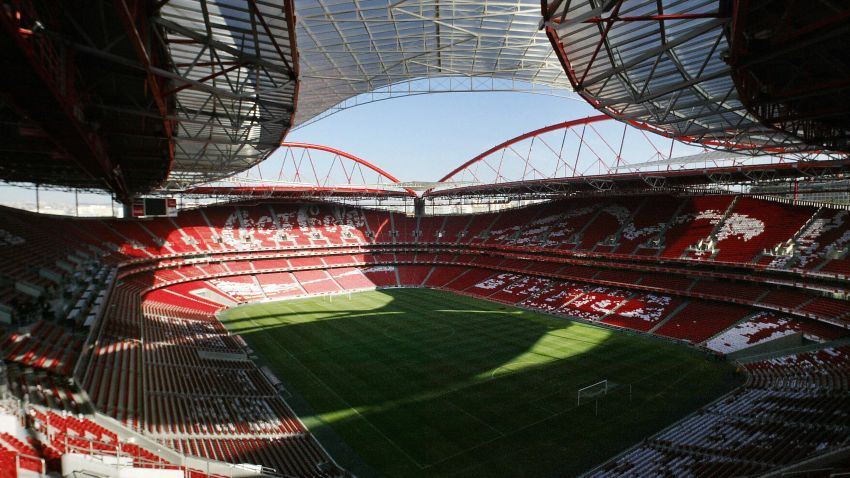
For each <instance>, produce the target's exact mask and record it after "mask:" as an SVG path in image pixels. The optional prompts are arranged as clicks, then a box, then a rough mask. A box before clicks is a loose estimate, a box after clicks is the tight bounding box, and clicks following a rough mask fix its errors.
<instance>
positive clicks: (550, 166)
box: [425, 114, 818, 196]
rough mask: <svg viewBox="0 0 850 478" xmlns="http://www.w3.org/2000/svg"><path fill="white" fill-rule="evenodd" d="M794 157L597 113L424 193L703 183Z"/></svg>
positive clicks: (502, 149)
mask: <svg viewBox="0 0 850 478" xmlns="http://www.w3.org/2000/svg"><path fill="white" fill-rule="evenodd" d="M817 154H818V153H817V152H814V153H813V155H814V156H816V155H817ZM806 159H808V160H809V161H808V162H810V161H811V160H813V159H818V158H815V157H812V158H806ZM800 160H801V158H800V156H799V155H791V154H783V153H781V152H778V151H777V152H774V151H770V152H768V151H765V152H764V154H762V155H758V156H754V155H752V154H739V153H737V152H736V151H734V150H733V151H717V150H715V149H713V148H711V147H708V146H707V145H697V144H693V143H685V142H682V141H681V138H670V137H668V136H666V135H664V134H659V132H658V131H657V130H656V129H655V128H653V127H651V126H650V125H647V124H644V123H640V122H635V121H629V122H621V121H617V120H616V119H614V118H611V117H610V116H608V115H604V114H600V115H596V116H588V117H586V118H579V119H575V120H570V121H564V122H562V123H557V124H554V125H550V126H546V127H543V128H539V129H536V130H534V131H530V132H527V133H524V134H522V135H519V136H517V137H515V138H512V139H510V140H507V141H504V142H502V143H500V144H498V145H496V146H493V147H492V148H490V149H488V150H486V151H484V152H483V153H481V154H479V155H477V156H475V157H474V158H472V159H470V160H468V161H466V162H464V163H463V164H461V165H460V166H458V167H457V168H455V169H454V170H452V171H451V172H449V173H448V174H446V175H445V176H443V178H441V179H440V181H439V183H442V184H440V185H437V186H434V187H432V188H431V189H429V190H428V191H427V192H426V193H425V195H427V196H436V195H441V196H446V195H452V194H467V193H474V194H483V193H486V192H492V191H497V192H503V193H504V192H507V191H520V190H535V191H538V190H544V191H555V190H556V189H557V188H558V187H560V186H563V185H565V184H568V183H569V184H579V183H582V182H584V183H587V184H589V185H590V186H591V187H592V188H595V189H604V188H608V187H611V184H613V183H614V182H622V181H626V182H628V181H630V180H637V182H638V183H640V181H642V180H645V182H647V184H649V185H650V186H652V185H653V184H654V185H660V184H666V183H665V179H664V178H672V177H676V178H679V177H682V176H688V177H689V178H690V177H691V176H693V178H691V179H689V181H691V183H693V184H698V183H699V181H703V182H704V183H707V182H710V181H711V180H710V179H706V178H710V177H711V176H712V174H713V173H715V172H717V173H718V174H720V172H723V173H728V172H729V171H730V170H734V171H743V170H745V169H746V170H747V171H749V170H751V169H753V168H755V170H758V171H762V170H765V168H768V169H770V171H775V170H776V168H777V167H779V166H780V165H781V166H783V167H784V166H789V165H793V164H798V163H799V162H800ZM730 168H732V169H730ZM689 184H690V183H689ZM653 187H654V186H653Z"/></svg>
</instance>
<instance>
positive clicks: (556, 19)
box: [543, 0, 804, 154]
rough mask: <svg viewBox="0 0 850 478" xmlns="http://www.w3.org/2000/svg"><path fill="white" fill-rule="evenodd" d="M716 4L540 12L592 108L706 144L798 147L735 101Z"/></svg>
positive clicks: (661, 0)
mask: <svg viewBox="0 0 850 478" xmlns="http://www.w3.org/2000/svg"><path fill="white" fill-rule="evenodd" d="M722 5H727V6H728V5H731V2H720V1H718V0H630V1H628V2H625V1H623V0H607V1H599V0H554V1H552V2H549V3H548V4H545V5H544V7H543V8H544V11H543V15H544V20H545V23H544V24H545V26H546V31H547V34H548V35H549V36H550V39H551V41H552V44H553V46H554V49H555V51H557V52H558V54H559V56H560V57H561V60H562V61H563V65H564V69H565V70H566V72H567V73H568V76H569V79H570V81H571V83H572V85H573V86H574V88H575V89H576V92H578V93H579V94H580V95H581V96H583V97H584V98H585V99H586V100H587V101H588V102H589V103H590V104H592V105H593V106H594V107H596V108H597V109H599V110H601V111H603V112H605V113H607V114H609V115H611V116H613V117H615V118H617V119H620V120H625V121H637V122H641V123H646V124H648V125H650V126H652V127H654V128H657V129H658V131H659V132H662V133H664V134H666V135H667V136H672V137H676V138H680V139H683V140H686V141H693V142H699V143H702V144H705V145H708V146H712V147H719V148H724V149H734V150H746V151H748V152H750V151H751V152H753V153H756V154H761V153H764V152H776V151H783V152H789V151H794V150H797V149H803V148H804V145H802V143H800V142H799V140H797V139H796V138H794V137H792V136H790V135H788V134H786V133H784V132H780V131H778V130H775V129H772V128H770V127H767V126H765V125H763V124H761V123H760V122H759V121H758V120H757V119H756V118H754V117H753V116H751V115H750V114H749V113H748V112H747V109H746V108H745V107H744V105H743V104H742V103H741V102H740V101H739V99H738V92H737V90H736V86H735V82H734V81H733V78H732V75H731V69H730V66H729V65H728V64H727V62H726V60H727V58H728V55H729V44H728V38H727V35H728V28H729V26H730V22H731V19H730V15H731V13H730V12H729V11H728V10H729V8H727V9H726V10H724V8H723V7H722Z"/></svg>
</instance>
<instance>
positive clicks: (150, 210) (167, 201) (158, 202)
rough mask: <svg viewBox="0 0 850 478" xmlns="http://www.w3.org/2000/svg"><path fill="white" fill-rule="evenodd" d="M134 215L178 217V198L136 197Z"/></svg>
mask: <svg viewBox="0 0 850 478" xmlns="http://www.w3.org/2000/svg"><path fill="white" fill-rule="evenodd" d="M133 217H177V199H175V198H134V199H133Z"/></svg>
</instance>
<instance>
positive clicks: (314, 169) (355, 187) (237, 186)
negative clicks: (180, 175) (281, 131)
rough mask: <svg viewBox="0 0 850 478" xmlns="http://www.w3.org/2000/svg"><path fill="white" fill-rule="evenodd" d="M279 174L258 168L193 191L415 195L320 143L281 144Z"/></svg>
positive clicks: (389, 177) (381, 172)
mask: <svg viewBox="0 0 850 478" xmlns="http://www.w3.org/2000/svg"><path fill="white" fill-rule="evenodd" d="M276 154H277V155H279V157H280V167H279V168H276V169H277V171H276V174H273V175H271V176H270V175H269V172H268V171H266V174H265V175H264V174H263V171H262V168H261V166H262V165H258V166H256V167H255V168H252V169H250V170H248V171H245V172H244V173H243V174H242V175H240V176H234V177H231V178H227V179H224V180H221V181H217V182H216V183H215V184H206V185H202V186H199V187H195V188H192V190H191V191H192V192H195V191H203V192H206V193H210V192H215V193H216V194H229V195H248V196H275V197H279V196H286V195H293V196H296V195H297V196H304V195H305V194H306V195H311V194H312V195H316V196H356V195H363V196H415V195H416V194H415V193H414V191H413V190H411V189H409V188H407V187H405V186H403V185H402V184H401V182H400V181H399V180H398V178H396V177H395V176H393V175H392V174H390V173H389V172H387V171H385V170H383V169H381V168H380V167H378V166H376V165H374V164H372V163H370V162H369V161H366V160H365V159H362V158H360V157H357V156H355V155H353V154H351V153H348V152H345V151H342V150H339V149H336V148H332V147H330V146H325V145H321V144H311V143H296V142H282V143H281V144H280V148H279V149H278V151H277V152H276Z"/></svg>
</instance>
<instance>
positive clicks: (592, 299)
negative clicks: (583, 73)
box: [0, 196, 850, 476]
mask: <svg viewBox="0 0 850 478" xmlns="http://www.w3.org/2000/svg"><path fill="white" fill-rule="evenodd" d="M528 208H530V209H528ZM528 208H525V209H522V210H517V211H505V212H499V213H489V214H481V215H472V216H443V217H436V218H428V219H426V220H417V219H415V218H409V217H406V216H404V215H402V214H398V213H389V212H381V211H373V210H365V209H364V210H360V209H356V208H347V207H343V206H338V205H334V204H330V203H328V204H314V203H305V204H291V203H281V204H277V203H272V204H267V205H251V206H239V205H228V206H212V207H207V208H203V209H199V210H194V211H188V212H186V213H184V214H181V216H180V217H178V218H170V219H154V220H145V221H143V222H133V221H116V220H111V221H97V220H71V219H61V218H47V217H42V216H34V215H31V214H29V213H25V212H19V211H14V210H10V209H6V208H3V209H0V216H2V217H3V218H5V219H8V221H6V222H5V223H4V228H6V229H7V230H8V234H7V235H5V236H4V237H5V238H6V239H4V240H5V242H4V246H3V247H0V252H2V253H3V258H4V259H5V262H4V266H3V271H2V273H3V277H4V278H6V282H4V285H5V286H6V288H7V289H8V284H10V283H11V284H12V292H10V293H8V295H4V296H3V299H2V300H3V306H2V310H4V311H6V316H7V318H8V320H7V322H10V323H12V324H20V323H30V324H31V325H28V326H26V327H19V326H17V325H15V326H12V325H10V326H8V327H5V328H4V329H3V333H2V335H0V339H2V340H0V350H2V352H3V356H4V358H5V362H6V363H7V364H8V367H9V374H8V375H9V376H10V385H11V389H12V392H13V393H14V394H16V395H17V396H27V397H28V400H29V401H30V402H31V403H32V405H33V406H35V407H47V408H44V410H56V411H58V412H51V413H54V414H56V413H59V414H60V415H61V413H75V414H77V413H83V414H90V413H91V412H92V411H94V410H97V411H99V412H102V413H104V414H106V415H109V416H111V417H113V418H115V419H116V420H118V421H119V422H120V423H122V424H123V425H124V426H125V427H127V429H128V430H130V431H137V432H143V433H145V434H147V435H148V436H149V437H151V438H153V439H155V440H157V442H158V443H159V445H161V446H167V447H170V448H171V449H173V450H176V452H178V453H182V454H185V455H192V456H198V457H202V458H207V459H210V460H221V461H225V462H229V463H241V462H244V461H246V460H248V461H250V462H251V463H256V464H258V465H262V466H264V467H266V468H265V469H269V470H270V469H275V470H278V471H280V472H282V473H291V474H296V475H298V476H335V475H334V473H336V472H335V471H334V470H335V468H334V467H333V465H332V460H331V459H330V458H329V457H328V456H327V454H326V453H325V452H324V451H323V450H322V449H321V447H320V446H319V445H318V443H317V442H316V441H315V439H313V438H312V436H311V435H310V433H309V432H308V431H307V430H305V429H304V428H303V426H302V425H301V424H300V422H298V420H297V418H295V416H294V414H293V413H292V411H291V410H290V409H289V407H288V405H287V404H286V403H285V402H284V401H283V400H282V399H280V398H279V396H278V395H277V393H276V390H275V389H274V387H273V386H272V385H271V384H270V382H269V381H268V379H267V378H266V377H265V376H264V375H263V373H262V372H260V371H259V370H258V369H257V368H256V366H255V365H253V363H252V362H251V361H249V360H247V359H245V357H246V356H247V353H248V351H246V349H245V347H246V346H245V344H244V343H241V342H240V341H239V340H238V338H234V337H231V336H229V335H228V334H227V332H226V331H225V330H224V328H223V327H222V326H221V324H220V323H218V321H217V320H216V318H215V312H216V311H218V310H220V309H222V308H226V307H232V306H235V305H237V304H238V303H242V302H251V301H256V300H268V299H288V298H295V297H302V296H306V295H316V294H337V293H347V292H350V291H357V290H368V289H374V288H382V287H399V286H405V287H431V288H437V289H444V290H450V291H454V292H457V293H462V294H468V295H473V296H476V297H481V298H485V299H488V300H493V301H498V302H502V303H506V304H511V305H516V306H519V307H527V308H532V309H537V310H541V311H545V312H548V313H552V314H556V315H560V316H563V317H568V318H570V319H572V320H587V321H593V322H597V323H600V324H602V325H605V326H610V327H617V328H626V329H630V330H634V331H637V332H641V333H648V334H653V335H656V336H660V337H666V338H668V339H671V340H680V341H686V342H688V343H691V344H693V345H695V346H700V347H704V348H705V349H706V350H710V351H712V352H714V353H717V354H721V355H722V354H732V353H739V352H741V351H745V350H746V349H748V348H750V347H755V346H760V345H762V344H765V343H767V342H771V341H773V340H776V339H779V338H783V337H787V336H791V335H794V334H798V335H800V337H801V341H802V343H804V344H822V343H823V344H826V343H830V342H831V341H835V340H839V339H842V338H844V337H846V336H847V335H848V330H847V326H848V324H850V320H848V319H850V302H848V301H847V300H846V298H844V297H846V294H847V290H846V289H845V288H844V287H842V285H841V283H840V282H838V283H836V282H834V281H835V280H836V279H840V278H842V277H843V276H842V272H840V271H841V269H840V268H835V269H834V270H835V271H837V272H833V270H826V266H827V265H829V264H831V263H840V262H841V261H843V258H842V257H843V256H841V255H840V254H843V249H841V248H843V247H845V246H844V244H845V242H846V238H845V236H846V235H847V234H846V233H844V232H842V231H843V229H842V228H844V227H845V226H844V222H841V223H840V225H836V226H835V227H831V228H830V227H827V226H830V225H835V224H837V223H838V221H839V219H841V220H842V221H843V216H844V215H843V214H841V212H837V213H836V212H832V211H828V210H825V209H824V208H821V209H817V210H815V209H812V208H808V207H795V206H789V205H786V204H779V203H773V202H768V201H764V200H758V199H753V198H747V197H731V196H724V197H713V196H705V197H699V196H683V197H676V198H671V197H665V196H648V197H645V198H643V199H641V200H640V201H639V202H637V203H635V204H631V205H630V206H628V207H627V206H624V205H623V204H622V203H621V202H619V201H618V200H616V199H610V200H604V201H596V202H589V201H584V200H577V201H575V202H559V203H547V204H543V205H534V206H529V207H528ZM736 214H737V216H736ZM743 216H747V217H748V218H751V219H753V221H756V220H757V221H759V222H760V223H763V224H768V226H765V228H764V229H763V230H761V229H759V228H758V227H756V222H753V221H750V222H748V221H747V220H744V219H742V217H743ZM31 219H32V220H34V221H36V222H37V223H38V224H39V226H40V227H44V228H57V227H66V226H67V229H68V230H70V231H75V232H72V233H70V234H69V235H68V237H66V238H53V237H49V236H45V235H43V234H39V233H37V232H33V228H32V227H30V226H29V223H30V220H31ZM375 231H378V232H377V233H376V232H375ZM730 231H731V232H730ZM748 237H749V239H747V238H748ZM707 239H712V240H710V241H709V240H707ZM824 240H827V241H831V243H830V244H827V245H823V244H821V243H819V242H818V241H824ZM788 241H791V243H793V244H794V246H793V247H792V248H791V249H792V250H793V256H792V257H790V258H786V259H785V260H782V261H780V260H778V257H777V256H775V255H772V254H774V253H776V252H777V248H776V246H777V245H781V244H783V243H788ZM54 242H56V243H58V244H59V245H60V246H59V247H57V246H56V245H54ZM708 246H710V247H708ZM712 248H714V249H712ZM12 249H14V250H15V252H14V253H11V252H10V251H11V250H12ZM552 251H557V252H556V253H553V252H552ZM827 251H828V252H827ZM836 251H839V252H840V254H839V252H836ZM199 252H203V253H204V254H205V256H204V257H203V258H202V259H198V258H196V257H194V255H195V254H197V253H199ZM33 257H38V259H37V260H35V261H33V260H32V258H33ZM657 257H663V258H665V259H666V262H665V263H664V264H663V265H661V266H659V265H658V264H657V263H655V262H654V261H655V260H656V259H657ZM768 258H769V260H768ZM69 269H70V270H69ZM43 271H47V272H43ZM50 272H53V274H51V273H50ZM768 274H774V275H768ZM777 274H778V275H777ZM54 276H55V277H54ZM801 277H806V278H807V279H806V280H805V281H802V280H800V278H801ZM51 278H55V279H57V280H53V279H51ZM10 281H11V282H10ZM19 283H20V284H21V285H17V284H19ZM29 286H33V287H32V288H31V289H30V288H29ZM7 289H4V290H7ZM99 291H104V292H102V293H101V292H99ZM86 294H88V295H86ZM84 296H85V300H83V301H82V304H80V305H79V306H78V307H73V308H72V306H71V303H73V305H74V306H76V305H77V302H78V301H79V300H82V299H83V297H84ZM39 297H41V299H39ZM57 298H61V299H62V300H60V301H59V302H61V304H60V305H62V306H55V305H49V306H47V309H45V310H47V311H48V312H38V313H34V312H33V305H32V304H34V303H35V302H37V301H38V300H41V301H42V303H48V304H53V303H54V302H56V301H57ZM56 303H58V302H56ZM27 304H29V305H27ZM42 307H43V306H42ZM72 310H76V311H77V312H76V314H77V315H79V314H84V315H85V317H89V315H91V317H90V318H91V320H90V321H89V324H90V325H92V330H91V333H89V335H88V339H85V338H84V335H83V332H85V329H77V330H81V331H80V332H74V331H73V327H71V326H69V327H66V326H62V325H57V324H59V323H61V321H62V320H65V318H67V317H68V316H69V315H70V311H72ZM71 323H75V324H78V325H79V323H80V321H79V320H78V321H76V322H68V324H71ZM81 350H82V352H80V351H81ZM801 360H802V359H801ZM806 360H808V359H806ZM806 363H808V364H811V363H812V362H811V361H808V362H806ZM817 363H818V364H819V365H816V367H820V366H821V365H820V362H817ZM809 366H811V365H809ZM823 366H824V367H826V368H830V367H827V365H826V363H824V364H823ZM750 369H751V374H753V375H755V374H757V373H762V372H756V370H757V367H756V368H753V367H750ZM830 369H831V368H830ZM758 370H760V369H758ZM771 383H773V382H771ZM78 384H79V385H78ZM754 386H755V385H752V386H749V387H750V388H752V387H754ZM747 390H749V388H748V389H747ZM225 397H227V398H226V399H225ZM759 397H761V395H758V394H750V393H749V392H746V393H745V392H740V393H739V395H735V396H734V397H733V398H730V400H731V402H730V403H732V402H736V403H737V402H739V401H740V402H741V403H745V402H746V403H748V404H749V405H747V406H755V405H753V404H760V403H762V401H760V400H761V398H759ZM777 397H779V398H782V397H784V395H782V396H779V395H777ZM771 400H772V399H771ZM718 406H719V405H718ZM732 409H733V408H708V409H706V410H705V411H704V412H701V414H702V415H704V417H703V416H702V415H701V420H705V422H702V421H701V422H700V423H704V424H705V427H704V428H705V430H708V431H707V432H706V433H715V432H716V433H729V432H725V431H722V430H727V429H729V430H731V429H735V430H738V429H740V427H741V426H742V425H740V423H743V422H741V421H740V420H738V418H740V417H738V418H729V419H728V420H727V419H725V418H722V417H725V416H726V415H724V414H726V413H727V412H729V413H731V412H730V410H732ZM39 410H41V409H39ZM39 413H44V412H39ZM765 413H767V412H765ZM48 416H49V417H50V419H51V425H50V427H52V428H50V429H56V425H54V424H53V423H54V422H53V420H54V418H55V420H56V421H55V423H56V424H60V423H63V422H62V421H60V418H61V419H62V420H65V422H67V423H72V424H73V426H71V427H70V428H69V427H68V426H66V427H65V428H61V427H60V428H61V430H60V431H57V432H56V433H57V434H58V436H62V434H64V435H68V434H72V435H76V434H78V433H77V431H74V430H75V428H74V427H77V428H79V427H89V428H91V427H93V426H94V425H89V424H81V423H84V422H85V419H84V421H83V422H81V423H77V422H68V419H67V417H65V416H60V417H59V418H56V417H54V416H53V415H48ZM57 416H59V415H57ZM86 416H91V415H86ZM39 417H40V418H38V419H37V420H35V421H34V422H33V423H34V424H36V426H41V425H37V424H38V423H43V422H44V417H43V416H39ZM718 417H721V418H718ZM92 420H95V422H93V423H96V419H92ZM736 420H738V421H736ZM688 427H690V425H688ZM91 429H92V430H96V431H95V432H94V435H96V437H95V438H97V437H99V438H97V440H104V439H105V438H107V439H106V440H105V441H106V442H108V443H110V447H111V448H109V449H108V451H107V452H105V453H115V454H118V453H125V451H126V450H124V449H123V448H121V447H120V446H119V445H117V441H115V440H113V439H112V438H111V437H110V436H108V435H103V434H102V433H101V432H99V431H97V430H98V429H97V428H91ZM69 430H71V431H69ZM711 430H715V431H711ZM717 430H721V431H717ZM777 430H780V431H779V432H777V433H779V434H781V433H786V431H785V429H784V428H781V427H779V428H777ZM671 433H672V432H671ZM788 433H790V432H788ZM98 434H99V435H98ZM90 435H91V433H90ZM62 440H64V438H62ZM97 440H96V441H97ZM654 440H655V439H654ZM677 440H679V441H677ZM706 440H709V441H711V439H710V438H705V437H704V436H703V435H700V436H692V437H686V436H684V435H682V436H678V435H677V436H673V435H669V436H668V435H664V436H663V437H659V438H658V439H657V440H655V441H652V442H650V443H648V444H647V445H646V446H645V447H644V448H645V449H644V450H643V452H641V453H643V454H642V455H641V458H640V460H637V461H635V460H632V461H630V462H629V463H630V464H624V463H626V462H617V463H616V464H614V465H609V466H613V467H614V468H610V470H621V471H622V470H624V469H625V468H623V467H625V466H630V467H634V469H637V470H643V469H646V470H648V471H647V472H648V473H650V474H651V473H654V471H652V470H656V469H660V468H659V467H662V466H667V465H669V463H670V460H673V459H676V460H680V461H681V463H683V464H682V465H681V466H683V467H686V468H687V467H690V468H687V469H689V470H694V469H697V468H694V467H696V466H697V464H698V465H699V467H700V468H698V469H699V470H702V471H700V473H703V472H705V470H719V471H718V473H721V474H722V473H725V472H726V471H724V470H727V471H728V470H731V469H733V468H734V467H733V465H741V466H743V465H742V464H745V465H746V466H750V467H752V468H751V469H752V470H756V471H759V470H765V469H768V468H770V467H775V466H780V465H782V464H783V463H785V462H786V461H785V458H783V457H782V456H779V455H777V456H773V455H770V453H768V452H767V451H764V450H763V447H762V448H758V450H759V451H751V452H750V451H747V452H743V451H742V452H740V453H738V451H733V450H731V449H729V450H726V449H724V450H721V451H713V452H710V453H709V452H705V453H708V454H709V455H711V456H712V457H716V456H723V457H725V458H724V459H723V460H719V459H718V460H714V459H713V458H712V459H708V458H706V459H702V458H701V459H696V458H694V457H695V456H696V457H703V458H705V457H704V456H703V455H702V454H699V453H696V452H695V451H694V450H697V449H700V450H701V448H699V447H707V443H708V442H706ZM72 441H73V440H72ZM806 443H807V444H801V445H799V447H798V448H799V449H798V450H797V451H796V453H797V454H798V455H799V456H802V454H806V453H814V452H817V451H818V450H817V449H814V450H813V449H812V448H811V446H812V445H811V443H809V442H806ZM812 443H814V442H812ZM7 444H8V442H7ZM77 445H80V446H82V445H81V444H79V443H78V444H77ZM694 447H696V448H694ZM54 448H55V450H54V451H55V454H54V455H50V456H44V459H45V460H46V461H45V463H46V464H45V465H44V466H46V467H47V469H51V467H53V468H54V469H55V467H56V466H57V465H56V460H55V459H56V456H58V455H57V454H58V453H62V450H63V449H60V448H57V447H54ZM816 448H817V447H816ZM5 450H6V451H5V452H4V453H5V454H4V455H3V457H0V462H2V463H3V464H4V465H2V466H9V463H12V462H15V461H14V460H19V459H18V458H10V457H11V456H12V453H14V454H16V455H15V456H29V454H28V453H29V452H31V451H32V450H29V449H21V448H20V447H16V446H15V445H13V446H11V447H6V449H5ZM132 453H135V455H134V458H133V459H134V460H140V461H139V463H140V464H142V465H144V466H156V467H168V466H176V467H178V468H179V467H181V466H183V468H184V469H185V466H184V465H182V464H174V463H172V462H169V461H168V460H165V459H162V458H161V457H160V458H157V457H156V456H155V455H154V456H149V455H148V454H146V453H147V452H144V451H142V450H135V449H134V450H133V451H132ZM132 453H130V454H132ZM700 453H703V452H700ZM33 456H35V457H36V458H34V460H36V461H31V460H29V458H26V459H24V460H22V461H20V460H19V461H20V463H19V464H18V465H15V466H18V467H19V468H26V467H29V468H26V469H32V468H34V467H37V465H40V463H41V462H39V461H37V460H40V459H42V458H39V457H40V456H41V455H37V454H36V455H33ZM788 456H789V457H791V456H797V455H793V454H789V455H788ZM688 457H690V458H688ZM10 460H12V461H10ZM688 460H691V461H688ZM788 462H790V458H789V459H788ZM16 463H17V462H16ZM730 463H731V464H732V465H730ZM677 466H678V465H677ZM644 467H645V468H644ZM682 469H685V468H682ZM329 470H330V471H329ZM712 472H713V471H712ZM192 473H194V472H192ZM612 473H613V472H612ZM198 476H200V475H198ZM647 476H649V475H647ZM718 476H720V475H718Z"/></svg>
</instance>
